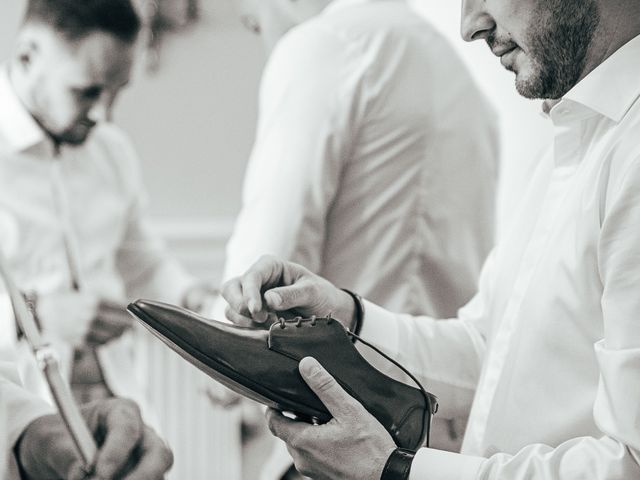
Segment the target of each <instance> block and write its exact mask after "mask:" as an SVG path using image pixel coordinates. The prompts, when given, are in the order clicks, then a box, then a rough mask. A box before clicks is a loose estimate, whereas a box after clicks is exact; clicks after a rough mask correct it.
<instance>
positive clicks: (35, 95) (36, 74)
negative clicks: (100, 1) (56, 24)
mask: <svg viewBox="0 0 640 480" xmlns="http://www.w3.org/2000/svg"><path fill="white" fill-rule="evenodd" d="M133 56H134V46H133V45H132V44H129V43H126V42H124V41H122V40H120V39H118V38H116V37H115V36H113V35H110V34H107V33H103V32H96V33H92V34H90V35H88V36H86V37H84V38H82V39H80V40H77V41H75V42H73V43H69V42H68V41H67V40H64V39H62V38H60V37H57V36H55V35H52V38H51V39H50V41H47V42H43V45H41V46H39V50H38V51H37V52H36V54H35V55H34V56H33V59H32V65H30V66H29V68H30V73H29V74H30V75H31V80H32V81H31V82H30V85H31V95H30V96H31V101H30V106H29V107H30V111H31V114H32V116H33V117H34V118H35V120H36V121H37V122H38V123H39V124H40V125H41V127H42V128H43V129H44V130H45V131H46V132H47V133H48V134H49V135H50V136H51V137H52V138H54V139H55V140H56V141H57V142H59V143H68V144H72V145H79V144H82V143H83V142H84V141H85V140H86V139H87V137H88V136H89V133H90V132H91V130H92V129H93V127H94V126H95V125H96V124H97V123H98V122H100V121H103V120H105V119H106V118H107V117H108V115H109V112H110V110H111V107H112V105H113V102H114V100H115V98H116V96H117V95H118V93H119V92H120V90H121V89H122V88H123V87H124V86H125V85H126V84H127V83H128V81H129V77H130V75H131V68H132V64H133Z"/></svg>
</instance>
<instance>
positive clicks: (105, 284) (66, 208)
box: [0, 68, 193, 411]
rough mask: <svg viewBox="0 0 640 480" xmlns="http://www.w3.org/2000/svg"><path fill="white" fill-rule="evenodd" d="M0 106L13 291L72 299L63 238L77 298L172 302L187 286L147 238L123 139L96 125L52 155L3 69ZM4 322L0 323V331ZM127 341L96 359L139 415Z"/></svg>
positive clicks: (130, 154)
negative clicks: (65, 293)
mask: <svg viewBox="0 0 640 480" xmlns="http://www.w3.org/2000/svg"><path fill="white" fill-rule="evenodd" d="M0 105H2V108H0V238H2V239H3V246H2V248H3V253H4V255H5V256H6V258H7V261H8V267H9V269H10V270H11V272H12V273H13V275H14V277H15V281H16V283H17V284H18V287H19V288H21V289H22V290H23V291H30V290H33V291H35V292H37V293H38V294H41V295H43V294H47V293H55V292H63V291H70V290H71V289H72V283H73V282H72V273H71V269H70V266H69V262H68V258H67V253H66V250H65V249H66V246H65V236H67V237H70V240H71V241H72V244H73V245H72V246H73V247H74V248H73V249H74V250H75V251H74V252H72V253H73V256H74V261H75V262H76V263H77V269H78V272H79V273H80V274H81V278H80V280H81V285H80V288H81V289H82V290H85V291H87V292H93V293H95V294H96V295H98V296H100V297H101V298H108V299H111V300H114V301H119V302H122V304H123V305H126V302H127V301H128V300H131V299H135V298H137V297H138V296H142V295H146V296H150V297H152V298H162V299H165V300H166V301H171V302H178V301H179V300H180V296H181V295H182V293H183V292H184V291H185V289H186V288H187V286H188V285H190V284H191V283H192V282H193V279H192V278H191V277H190V276H188V275H186V274H185V272H184V271H183V270H182V269H181V268H180V267H179V266H178V265H177V264H176V263H175V262H174V261H173V260H171V259H170V258H169V257H168V256H167V254H166V252H165V250H164V248H163V245H162V244H161V243H159V242H158V241H157V240H155V239H154V238H153V237H152V236H151V234H150V233H149V232H148V230H147V227H146V225H145V223H144V220H143V210H144V189H143V186H142V181H141V178H140V172H139V165H138V159H137V157H136V155H135V152H134V150H133V148H132V145H131V143H130V142H129V140H128V139H127V138H126V137H125V136H124V135H123V133H122V132H121V131H120V130H119V129H117V128H116V127H115V126H113V125H110V124H105V125H99V126H97V127H96V128H95V131H93V132H92V133H91V135H90V137H89V138H88V140H87V141H86V142H85V143H84V144H83V145H81V146H78V147H70V146H63V147H62V148H61V149H60V151H59V152H56V150H55V148H54V146H53V144H52V142H51V140H50V139H49V138H48V137H47V136H46V134H45V133H44V132H43V131H42V129H41V128H40V127H39V126H38V125H37V124H36V122H35V121H34V119H33V118H32V117H31V116H30V114H29V113H28V112H27V111H26V110H25V108H24V106H23V105H22V104H21V102H20V100H19V99H18V98H17V97H16V95H15V93H14V91H13V89H12V87H11V84H10V81H9V78H8V72H7V69H6V68H2V69H1V71H0ZM5 240H6V241H5ZM0 289H2V287H0ZM2 295H5V293H2ZM13 321H14V320H13V318H12V317H11V316H3V317H2V318H0V331H3V332H4V331H8V330H7V329H8V328H9V326H10V325H11V324H12V323H13ZM43 333H44V335H45V337H46V338H47V339H48V340H49V341H50V342H51V344H52V346H53V347H54V349H55V350H56V351H57V352H58V354H59V355H60V360H61V366H62V368H63V373H64V374H69V373H70V369H71V364H72V352H73V348H72V346H71V345H69V344H68V343H67V342H65V341H63V340H61V339H60V338H59V337H57V336H56V332H47V331H45V332H43ZM135 337H136V332H135V331H132V332H129V333H126V334H124V335H122V337H120V338H118V339H116V340H113V341H111V342H109V343H108V344H106V345H104V346H101V347H99V348H98V350H97V352H98V357H99V359H100V363H101V366H102V370H103V373H104V376H105V379H106V382H107V384H108V386H109V388H110V389H111V390H112V391H113V393H114V394H116V395H118V396H124V397H131V398H134V399H135V400H136V401H137V402H139V403H140V404H142V405H143V411H146V408H144V405H145V403H146V402H145V398H144V377H143V375H135V372H136V361H135V359H136V358H140V356H139V355H138V356H136V350H137V349H139V348H140V343H139V342H136V339H135ZM15 344H16V337H15V335H6V336H5V335H3V336H2V337H1V338H0V347H1V348H7V347H11V346H12V345H15ZM17 347H18V348H19V349H20V350H21V353H20V355H19V357H18V363H19V370H20V374H21V377H22V381H23V383H24V385H25V387H26V388H27V389H28V390H29V391H32V392H35V393H37V394H39V395H41V396H43V397H44V398H48V395H49V394H48V389H47V387H46V384H45V382H44V380H43V378H42V375H41V374H40V372H39V371H38V369H37V368H36V365H35V362H34V361H33V358H32V355H31V353H30V352H29V349H28V347H27V345H26V343H24V342H20V343H19V344H18V345H17ZM138 353H139V352H138Z"/></svg>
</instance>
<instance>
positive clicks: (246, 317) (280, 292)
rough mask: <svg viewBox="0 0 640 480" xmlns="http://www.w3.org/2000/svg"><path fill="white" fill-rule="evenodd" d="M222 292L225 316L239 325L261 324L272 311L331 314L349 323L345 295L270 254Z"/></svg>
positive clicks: (348, 302) (348, 303) (348, 299)
mask: <svg viewBox="0 0 640 480" xmlns="http://www.w3.org/2000/svg"><path fill="white" fill-rule="evenodd" d="M222 295H223V297H224V298H225V300H226V301H227V302H228V303H229V307H228V308H227V311H226V315H227V318H228V319H229V320H231V321H232V322H234V323H237V324H240V325H247V324H251V323H252V322H257V323H265V322H266V321H267V320H268V319H269V318H273V314H275V315H276V316H283V317H294V316H296V315H302V316H306V317H308V316H311V315H317V316H322V315H328V314H332V316H333V317H334V318H336V319H337V320H340V321H341V322H342V323H343V324H344V325H345V326H346V327H350V326H351V325H352V324H353V317H354V311H355V305H354V303H353V299H352V298H351V296H350V295H349V294H347V293H345V292H343V291H342V290H340V289H339V288H336V287H335V286H334V285H332V284H331V283H330V282H328V281H327V280H325V279H324V278H322V277H320V276H318V275H315V274H313V273H311V272H310V271H309V270H307V269H306V268H304V267H302V266H300V265H297V264H295V263H292V262H286V261H283V260H280V259H277V258H275V257H271V256H264V257H262V258H261V259H260V260H258V261H257V262H256V263H255V264H254V265H253V266H252V267H251V268H250V269H249V270H248V271H247V272H246V273H245V274H244V275H242V276H240V277H236V278H232V279H231V280H229V281H228V282H226V283H225V284H224V285H223V286H222Z"/></svg>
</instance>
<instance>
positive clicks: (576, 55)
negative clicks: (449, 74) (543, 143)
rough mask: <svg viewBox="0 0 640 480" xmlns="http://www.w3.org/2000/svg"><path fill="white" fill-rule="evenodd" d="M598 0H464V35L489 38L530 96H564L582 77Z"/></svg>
mask: <svg viewBox="0 0 640 480" xmlns="http://www.w3.org/2000/svg"><path fill="white" fill-rule="evenodd" d="M598 22H599V9H598V4H597V1H596V0H462V27H461V28H462V36H463V37H464V39H465V40H467V41H472V40H478V39H482V40H485V41H486V42H487V44H488V46H489V48H490V49H491V51H492V52H493V53H494V54H495V55H496V56H498V57H500V62H501V63H502V65H503V66H504V68H506V69H507V70H510V71H512V72H514V73H515V75H516V88H517V90H518V92H519V93H520V94H521V95H523V96H525V97H527V98H554V99H555V98H560V97H562V96H563V95H564V94H565V93H567V91H569V90H570V89H571V88H572V87H573V86H574V85H575V84H576V83H577V82H578V81H579V80H580V78H581V76H582V74H583V72H584V70H585V66H586V64H587V61H588V53H589V46H590V44H591V41H592V39H593V36H594V34H595V31H596V28H597V26H598Z"/></svg>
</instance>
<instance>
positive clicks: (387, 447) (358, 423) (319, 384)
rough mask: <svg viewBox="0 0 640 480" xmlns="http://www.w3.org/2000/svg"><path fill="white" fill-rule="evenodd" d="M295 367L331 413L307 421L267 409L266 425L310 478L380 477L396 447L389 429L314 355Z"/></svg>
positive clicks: (367, 478) (355, 479)
mask: <svg viewBox="0 0 640 480" xmlns="http://www.w3.org/2000/svg"><path fill="white" fill-rule="evenodd" d="M299 369H300V374H301V375H302V378H304V380H305V381H306V382H307V384H308V385H309V387H310V388H311V389H312V390H313V391H314V392H315V394H316V395H317V396H318V398H320V400H322V403H323V404H324V405H325V407H327V410H329V413H331V415H332V416H333V419H332V420H331V421H330V422H329V423H326V424H324V425H310V424H308V423H303V422H298V421H295V420H290V419H289V418H287V417H285V416H283V415H282V414H281V413H280V412H278V411H277V410H273V409H269V410H268V411H267V420H268V422H269V429H270V430H271V432H272V433H273V434H274V435H275V436H276V437H278V438H280V439H282V440H283V441H284V442H285V443H286V444H287V449H288V450H289V453H290V454H291V456H292V458H293V461H294V463H295V465H296V468H297V469H298V471H299V472H300V473H302V474H303V475H306V476H308V477H311V478H313V479H314V480H325V479H326V480H330V479H335V478H348V479H350V480H360V479H361V480H369V479H372V478H380V475H381V474H382V470H383V469H384V465H385V463H386V461H387V459H388V458H389V455H391V452H393V450H394V449H395V448H396V445H395V443H394V442H393V439H392V438H391V435H389V433H388V432H387V431H386V430H385V429H384V427H383V426H382V425H381V424H380V423H379V422H378V421H377V420H376V419H375V418H374V417H373V416H372V415H371V414H370V413H369V412H367V411H366V410H365V408H364V407H363V406H362V405H361V404H360V403H358V402H357V401H356V400H355V399H354V398H353V397H351V396H350V395H349V394H348V393H347V392H345V391H344V390H343V389H342V387H340V385H339V384H338V383H337V382H336V381H335V379H334V378H333V377H332V376H331V375H330V374H329V373H328V372H327V371H326V370H325V369H324V368H322V366H321V365H320V364H319V363H318V361H317V360H315V359H313V358H310V357H307V358H303V359H302V361H301V362H300V366H299Z"/></svg>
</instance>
